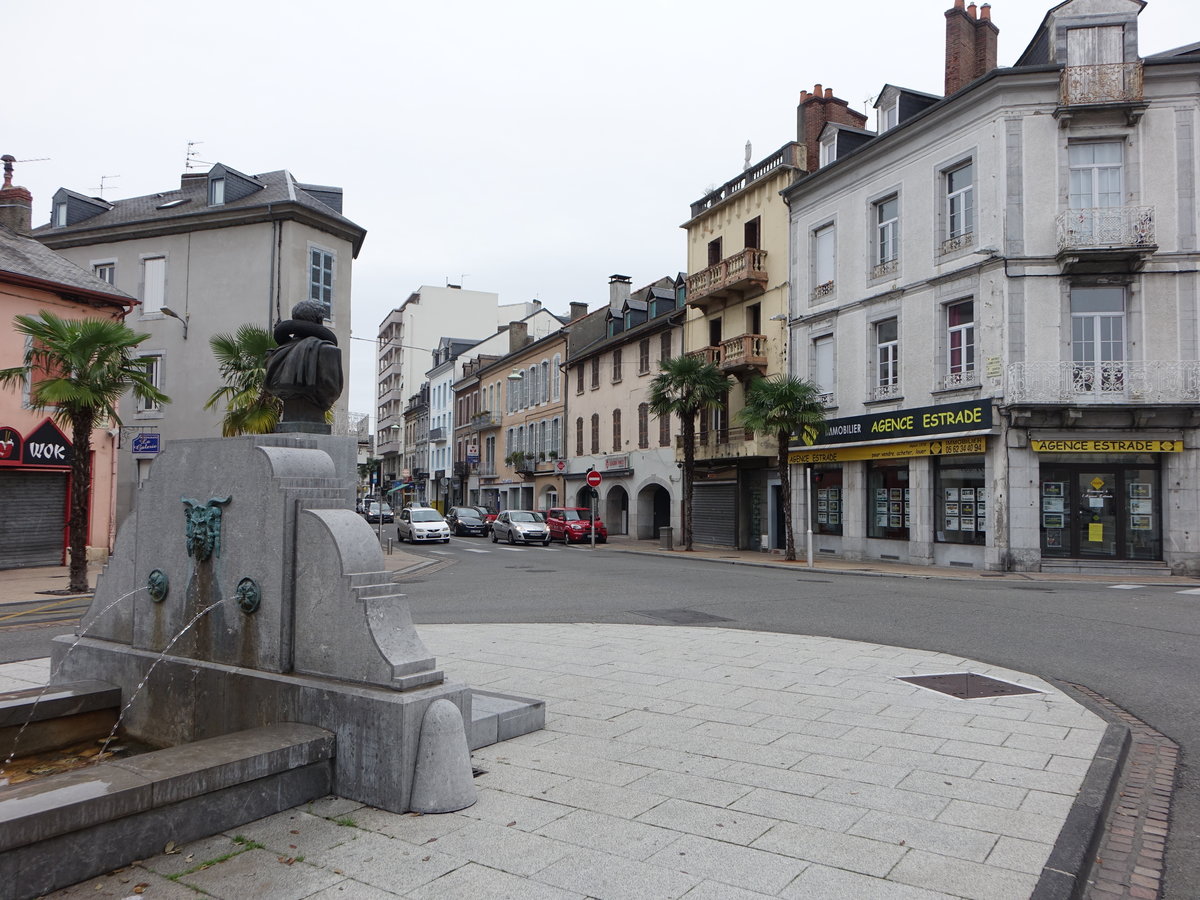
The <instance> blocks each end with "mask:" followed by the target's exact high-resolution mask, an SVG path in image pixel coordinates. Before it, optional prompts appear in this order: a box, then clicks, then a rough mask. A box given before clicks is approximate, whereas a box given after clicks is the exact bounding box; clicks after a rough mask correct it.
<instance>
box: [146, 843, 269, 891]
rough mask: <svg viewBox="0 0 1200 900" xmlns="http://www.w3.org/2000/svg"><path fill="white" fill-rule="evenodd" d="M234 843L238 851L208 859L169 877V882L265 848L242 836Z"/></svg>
mask: <svg viewBox="0 0 1200 900" xmlns="http://www.w3.org/2000/svg"><path fill="white" fill-rule="evenodd" d="M233 842H234V843H235V844H237V845H238V846H237V849H236V850H230V851H229V852H228V853H222V854H221V855H220V856H214V857H213V858H212V859H206V860H205V861H204V862H202V863H197V864H196V865H194V866H192V867H191V868H190V869H186V870H184V871H183V872H176V873H175V874H174V875H168V876H167V880H168V881H178V880H179V879H180V878H183V877H185V876H187V875H193V874H195V873H196V872H199V871H200V870H201V869H208V868H211V867H212V866H215V865H218V864H220V863H223V862H227V861H229V860H231V859H233V858H234V857H235V856H241V855H242V854H243V853H245V852H246V851H248V850H261V849H262V846H263V845H262V844H260V843H259V842H258V841H252V840H250V839H249V838H247V837H243V836H242V835H240V834H239V835H237V836H236V837H235V838H234V839H233Z"/></svg>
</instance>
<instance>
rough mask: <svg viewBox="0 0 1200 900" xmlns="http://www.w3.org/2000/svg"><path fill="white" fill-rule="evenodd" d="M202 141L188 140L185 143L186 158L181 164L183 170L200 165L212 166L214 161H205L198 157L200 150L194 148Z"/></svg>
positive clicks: (190, 169)
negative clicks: (186, 143)
mask: <svg viewBox="0 0 1200 900" xmlns="http://www.w3.org/2000/svg"><path fill="white" fill-rule="evenodd" d="M203 143H204V141H188V145H187V160H186V161H185V162H184V164H183V168H184V171H186V172H190V171H192V169H198V168H200V166H212V165H216V163H210V162H205V161H204V160H202V159H199V158H198V157H199V155H200V151H199V150H197V149H196V148H197V147H198V146H200V145H201V144H203Z"/></svg>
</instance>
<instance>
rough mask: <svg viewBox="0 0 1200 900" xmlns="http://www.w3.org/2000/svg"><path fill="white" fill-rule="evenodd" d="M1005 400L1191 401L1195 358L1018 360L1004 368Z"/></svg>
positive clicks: (1196, 387) (1196, 393)
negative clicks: (1005, 379)
mask: <svg viewBox="0 0 1200 900" xmlns="http://www.w3.org/2000/svg"><path fill="white" fill-rule="evenodd" d="M1004 397H1005V400H1006V401H1008V402H1011V403H1058V404H1062V403H1070V404H1088V403H1196V402H1197V401H1200V362H1198V361H1196V360H1189V361H1186V362H1168V361H1159V360H1144V361H1139V362H1098V363H1075V362H1023V363H1012V364H1011V365H1009V367H1008V371H1007V383H1006V386H1005V391H1004Z"/></svg>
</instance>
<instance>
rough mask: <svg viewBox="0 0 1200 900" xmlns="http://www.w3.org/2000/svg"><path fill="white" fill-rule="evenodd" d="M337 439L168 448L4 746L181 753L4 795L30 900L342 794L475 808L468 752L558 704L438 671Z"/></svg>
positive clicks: (300, 432)
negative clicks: (75, 742)
mask: <svg viewBox="0 0 1200 900" xmlns="http://www.w3.org/2000/svg"><path fill="white" fill-rule="evenodd" d="M339 381H340V376H339ZM286 415H287V407H285V417H286ZM322 430H325V431H327V430H328V429H327V427H325V426H324V425H323V422H320V423H318V422H314V421H311V420H310V421H309V422H307V423H305V422H303V421H301V422H288V421H285V422H284V423H282V427H281V428H280V429H278V430H277V431H278V432H281V433H276V434H270V435H252V436H242V437H236V438H219V439H201V440H190V441H179V442H172V443H168V444H167V445H166V447H165V449H164V452H163V454H162V456H161V457H160V458H159V459H158V460H157V461H156V462H155V464H154V467H153V469H152V471H151V474H150V477H149V478H148V479H147V480H146V481H145V482H143V483H142V485H141V486H140V488H139V492H138V499H137V505H136V508H135V510H134V512H133V513H132V514H131V515H130V517H129V520H128V521H126V522H125V524H124V525H123V526H122V528H121V531H120V534H119V535H118V538H117V542H116V546H115V549H114V552H113V556H112V558H111V561H110V562H109V564H108V565H107V566H106V568H105V570H104V572H103V573H102V575H101V576H100V578H99V581H98V584H97V588H96V593H95V598H94V600H93V603H92V607H91V609H90V610H89V612H88V614H87V615H86V616H85V617H84V619H83V621H82V622H81V629H82V630H85V631H86V634H81V635H80V636H63V637H60V638H57V639H56V645H55V649H54V653H53V664H52V672H53V675H52V684H51V686H50V689H49V691H47V692H38V691H30V692H15V693H14V694H10V695H0V734H3V728H4V727H5V726H9V727H15V725H16V723H18V722H19V721H20V717H21V716H22V715H24V716H25V717H26V719H27V721H28V720H32V719H33V718H35V717H36V718H37V720H38V723H37V724H38V726H39V727H38V729H37V732H36V734H37V738H38V741H39V746H44V745H45V743H46V741H45V739H44V734H45V733H46V732H50V733H53V732H54V731H55V728H54V721H55V720H59V721H61V720H62V719H63V717H67V716H70V717H75V718H76V719H79V718H80V717H82V718H83V720H85V721H86V722H87V723H88V725H89V727H90V728H92V729H96V728H98V727H103V729H104V730H105V731H106V730H108V729H107V727H105V726H107V725H108V724H111V731H110V732H109V733H110V735H115V734H116V732H117V728H118V727H120V728H121V729H122V730H123V733H124V734H125V735H127V736H128V737H129V738H131V739H133V740H136V741H139V742H142V743H145V744H148V745H151V746H154V747H160V748H163V749H160V750H157V751H155V752H151V753H147V754H144V755H141V756H133V757H130V758H127V759H121V760H112V761H107V762H103V763H99V764H96V765H93V766H89V767H88V768H87V769H85V770H81V771H72V772H66V773H63V774H60V775H53V776H50V777H48V778H45V779H43V780H41V781H34V782H26V783H23V784H19V785H14V786H10V787H5V788H0V884H5V885H8V886H13V887H15V888H16V892H17V894H16V895H17V896H19V897H34V896H37V895H39V894H42V893H46V892H48V891H50V890H54V889H56V888H58V887H62V886H64V885H68V884H73V883H75V882H78V881H81V880H83V879H85V878H88V877H91V876H92V875H95V874H99V873H101V872H105V871H109V870H111V869H113V868H116V867H118V866H121V865H124V864H126V863H128V862H130V861H131V860H133V859H137V858H141V857H144V856H147V855H150V854H152V853H154V852H157V851H159V850H161V848H162V847H163V845H164V844H165V843H166V842H167V841H168V840H173V841H174V842H175V843H176V844H180V843H183V842H184V841H189V840H195V839H198V838H200V837H204V836H207V835H210V834H214V833H216V832H218V831H221V830H224V829H227V828H232V827H236V826H237V825H240V824H243V823H245V822H247V821H251V820H254V819H257V818H261V817H263V816H266V815H271V814H273V813H275V812H279V811H281V810H284V809H288V808H290V807H292V806H295V805H297V804H300V803H304V802H307V801H308V800H311V799H315V798H317V797H320V796H324V795H325V794H328V793H336V794H338V795H340V796H343V797H347V798H350V799H354V800H358V801H360V802H363V803H367V804H370V805H372V806H377V807H379V808H382V809H386V810H390V811H393V812H407V811H410V810H416V811H420V812H431V813H432V812H448V811H451V810H454V809H461V808H462V807H464V806H467V805H470V803H472V802H474V788H473V785H472V783H471V766H470V754H469V749H476V748H478V747H480V746H484V745H486V744H489V743H494V742H496V741H498V740H504V739H507V738H509V737H514V736H516V735H518V734H524V733H527V732H529V731H534V730H536V729H538V728H541V727H542V726H543V724H544V721H545V707H544V704H542V703H541V702H539V701H533V700H526V699H524V698H509V697H504V696H502V695H494V694H486V693H483V692H478V691H475V692H473V691H472V690H471V689H470V688H468V687H467V686H466V685H464V684H460V683H456V682H454V681H451V680H448V679H446V678H445V676H444V673H443V672H442V671H441V670H439V669H438V668H437V665H436V661H435V659H434V658H433V656H432V655H431V654H430V653H429V651H428V650H427V649H426V647H425V645H424V643H423V642H422V641H421V638H420V636H419V635H418V634H417V631H416V629H415V627H414V626H413V623H412V619H411V616H410V614H409V610H408V606H407V603H406V602H405V600H404V597H403V595H402V594H400V593H399V592H398V586H397V585H396V584H395V583H394V582H393V581H392V580H391V576H390V573H389V572H387V571H386V570H385V565H384V560H383V554H382V550H381V549H380V546H379V542H378V540H377V537H376V535H375V533H374V532H373V531H372V529H371V528H370V526H369V525H367V523H366V522H365V521H364V520H363V519H362V518H361V517H360V516H359V515H357V514H356V513H355V512H354V511H353V504H354V472H355V463H356V459H355V456H356V444H355V441H354V439H353V438H342V437H335V436H332V435H329V434H328V433H325V434H322V433H320V431H322ZM125 596H128V597H129V600H130V602H128V603H118V602H116V601H117V599H118V598H121V597H125ZM102 610H104V611H106V612H105V614H104V615H100V612H101V611H102ZM35 705H36V706H37V710H36V715H35V713H34V710H33V707H34V706H35ZM115 709H119V715H116V717H115V721H114V715H113V711H114V710H115ZM98 717H99V718H98ZM98 722H99V723H103V725H99V724H98ZM22 727H24V726H22ZM59 730H60V731H62V730H64V729H61V728H60V729H59ZM100 733H101V734H103V731H101V732H100ZM414 785H415V788H414Z"/></svg>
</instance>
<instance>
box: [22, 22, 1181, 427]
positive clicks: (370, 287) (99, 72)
mask: <svg viewBox="0 0 1200 900" xmlns="http://www.w3.org/2000/svg"><path fill="white" fill-rule="evenodd" d="M952 5H953V3H952V0H850V2H825V0H819V2H814V0H786V2H785V0H758V2H755V3H729V2H716V0H675V2H668V0H607V2H605V3H582V2H575V0H508V2H501V0H433V2H411V0H392V2H383V0H375V2H358V0H345V2H343V3H341V4H329V3H324V2H323V3H317V2H311V0H288V2H263V0H242V2H230V0H209V2H207V3H203V4H187V5H184V4H178V3H172V2H163V0H152V2H130V0H112V2H109V3H95V2H92V0H88V2H82V0H55V2H53V3H49V2H27V3H20V4H17V3H8V4H5V7H4V19H3V23H4V33H5V47H4V55H5V63H6V65H5V70H6V73H7V77H6V78H5V83H4V87H3V90H2V92H0V93H2V95H3V98H4V100H3V102H4V123H5V125H6V128H5V137H4V146H0V153H11V154H13V155H14V156H16V157H17V159H18V160H32V159H36V158H39V157H48V158H49V159H47V160H46V161H42V162H27V163H19V164H18V166H17V177H16V182H17V183H18V184H22V185H24V186H26V187H28V188H29V189H30V190H31V191H32V192H33V194H34V223H35V224H41V223H44V222H47V221H49V218H50V200H51V195H52V194H53V193H54V191H55V190H56V189H58V188H59V187H68V188H71V189H73V190H77V191H80V192H82V193H86V194H91V195H96V194H99V193H100V185H101V177H102V176H119V177H109V178H106V179H105V189H104V196H105V197H107V198H109V199H119V198H123V197H134V196H140V195H143V194H150V193H156V192H158V191H163V190H169V189H173V188H175V187H177V186H178V183H179V176H180V174H181V173H182V172H183V171H184V166H185V162H186V154H187V148H188V142H189V141H202V142H203V143H200V144H198V145H197V146H196V148H195V149H196V151H197V153H198V159H200V160H204V161H206V162H208V163H215V162H222V163H225V164H226V165H229V166H231V167H233V168H235V169H238V170H240V171H243V172H246V173H250V174H255V173H259V172H268V171H273V170H276V169H288V170H290V171H291V172H292V174H293V175H295V176H296V177H297V178H298V179H299V180H301V181H304V182H309V183H316V184H332V185H340V186H341V187H342V188H344V190H345V206H344V212H345V214H346V215H347V216H348V217H349V218H351V219H353V220H354V221H355V222H357V223H359V224H360V225H362V226H363V227H364V228H366V229H367V238H366V242H365V244H364V246H363V250H362V253H361V254H360V255H359V257H358V259H357V261H356V262H355V264H354V291H353V301H354V314H353V321H352V330H353V334H354V337H355V338H363V339H368V340H352V341H351V342H350V343H351V365H350V370H349V379H350V387H349V391H350V395H349V396H350V409H351V410H352V411H356V412H369V413H371V414H372V427H373V425H374V399H373V398H374V384H373V380H372V379H373V365H372V359H373V346H372V344H371V343H370V341H372V340H373V339H374V337H375V334H376V332H377V329H378V325H379V323H380V321H381V320H382V319H383V318H384V316H386V315H387V313H388V311H389V310H390V309H392V308H393V307H395V306H397V305H398V304H399V303H400V302H402V301H403V300H404V299H405V298H406V297H407V296H408V295H409V294H410V293H411V292H412V291H414V290H415V289H417V288H418V287H419V286H420V285H422V284H430V285H444V284H446V283H447V282H452V283H461V284H463V286H464V287H467V288H472V289H475V290H486V291H496V292H498V293H499V294H500V300H501V302H503V303H516V302H519V301H524V300H530V299H534V298H537V299H540V300H541V301H542V302H543V304H545V305H546V306H547V307H548V308H549V309H550V310H552V311H554V312H564V313H565V312H566V310H567V304H568V303H569V302H570V301H572V300H582V301H585V302H587V303H588V304H589V306H590V307H591V308H592V309H595V308H596V307H597V306H598V305H600V304H603V303H605V302H607V299H608V288H607V283H608V276H609V275H610V274H613V273H618V272H619V273H622V274H626V275H629V276H630V277H632V279H633V284H634V287H635V288H637V287H640V286H642V285H645V284H647V283H649V282H651V281H653V280H655V279H656V278H658V277H660V276H662V275H674V274H675V273H677V272H678V271H680V270H682V269H684V268H685V266H686V258H685V244H684V232H683V231H682V229H680V228H679V225H680V224H681V223H682V222H683V221H684V220H685V219H686V218H687V216H688V205H689V204H690V203H692V202H693V201H695V200H698V199H699V198H700V197H701V196H703V194H704V193H705V192H706V190H707V189H708V188H710V187H713V186H716V185H718V184H721V183H723V182H725V181H727V180H729V179H730V178H733V177H735V176H736V175H737V174H738V172H740V171H741V168H742V162H743V157H744V152H745V144H746V141H747V140H749V141H751V142H752V145H753V157H754V160H756V161H757V160H759V159H762V158H763V157H765V156H768V155H769V154H771V153H772V152H774V151H775V150H777V149H778V148H779V147H781V146H782V145H783V144H785V143H786V142H788V141H790V140H794V139H795V127H796V125H795V122H796V104H797V102H798V99H799V94H800V91H801V90H812V88H813V85H814V84H815V83H820V84H822V85H824V86H825V87H831V88H833V90H834V93H835V94H836V95H837V96H839V97H841V98H843V99H845V100H846V101H848V102H849V103H850V105H851V106H853V107H854V108H856V109H859V110H868V109H869V105H870V102H871V100H872V99H873V97H874V95H875V94H876V93H877V92H878V91H879V89H880V88H881V87H882V86H883V85H884V84H885V83H892V84H899V85H902V86H904V87H908V88H913V89H915V90H920V91H926V92H929V93H936V94H940V93H941V92H942V86H943V70H942V66H943V62H942V60H943V49H944V41H945V18H944V17H943V12H944V11H945V10H946V9H947V8H948V7H950V6H952ZM1051 5H1052V3H1051V2H1049V0H1046V2H1045V3H1043V2H1037V0H996V2H995V3H994V4H993V7H992V20H993V21H994V22H995V23H996V25H997V26H999V28H1000V39H999V46H1000V51H999V62H1000V65H1002V66H1003V65H1011V64H1012V63H1013V62H1014V61H1015V59H1016V58H1017V56H1018V55H1019V54H1020V53H1021V51H1022V50H1024V48H1025V46H1026V45H1027V44H1028V42H1029V40H1030V38H1031V37H1032V35H1033V32H1034V29H1035V28H1036V27H1037V26H1038V25H1039V24H1040V22H1041V20H1042V18H1043V17H1044V15H1045V12H1046V10H1047V9H1048V8H1049V7H1050V6H1051ZM1139 34H1140V50H1141V53H1142V55H1147V54H1149V53H1155V52H1159V51H1162V50H1166V49H1169V48H1171V47H1175V46H1179V45H1181V44H1185V43H1188V42H1191V41H1196V40H1200V16H1197V15H1196V13H1195V6H1194V2H1193V0H1151V2H1149V3H1148V4H1147V6H1146V9H1145V10H1144V11H1143V12H1142V15H1141V18H1140V20H1139ZM871 124H872V126H873V124H874V116H873V114H872V116H871ZM202 168H204V169H207V168H208V167H207V166H204V167H202Z"/></svg>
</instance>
